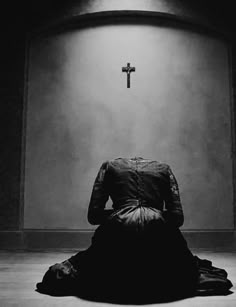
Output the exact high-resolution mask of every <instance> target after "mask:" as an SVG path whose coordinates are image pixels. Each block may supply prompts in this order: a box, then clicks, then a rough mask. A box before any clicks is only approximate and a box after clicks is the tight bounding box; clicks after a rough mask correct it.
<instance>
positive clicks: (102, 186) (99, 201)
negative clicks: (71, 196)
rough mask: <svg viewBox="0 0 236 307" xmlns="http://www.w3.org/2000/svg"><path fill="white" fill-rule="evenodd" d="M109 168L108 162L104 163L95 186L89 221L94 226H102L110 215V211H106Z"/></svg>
mask: <svg viewBox="0 0 236 307" xmlns="http://www.w3.org/2000/svg"><path fill="white" fill-rule="evenodd" d="M107 168H108V162H104V163H103V164H102V166H101V167H100V170H99V172H98V174H97V177H96V179H95V182H94V185H93V190H92V194H91V198H90V202H89V208H88V221H89V223H90V224H92V225H99V224H101V223H102V222H103V221H104V220H105V219H106V217H107V215H109V213H110V210H105V206H106V202H107V201H108V198H109V194H108V191H107V184H106V172H107Z"/></svg>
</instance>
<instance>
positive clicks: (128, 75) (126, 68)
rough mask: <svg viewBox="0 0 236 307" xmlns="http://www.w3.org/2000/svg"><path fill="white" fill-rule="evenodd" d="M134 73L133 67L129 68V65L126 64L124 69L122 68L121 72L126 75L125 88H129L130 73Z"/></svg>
mask: <svg viewBox="0 0 236 307" xmlns="http://www.w3.org/2000/svg"><path fill="white" fill-rule="evenodd" d="M132 71H135V67H130V63H127V66H126V67H122V72H126V73H127V88H130V73H131V72H132Z"/></svg>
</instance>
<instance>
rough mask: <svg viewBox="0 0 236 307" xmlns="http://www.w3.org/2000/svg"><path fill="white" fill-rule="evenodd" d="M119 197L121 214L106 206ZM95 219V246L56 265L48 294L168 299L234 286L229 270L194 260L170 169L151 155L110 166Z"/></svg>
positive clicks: (94, 198) (47, 279)
mask: <svg viewBox="0 0 236 307" xmlns="http://www.w3.org/2000/svg"><path fill="white" fill-rule="evenodd" d="M109 197H110V198H111V200H112V202H113V206H112V207H113V209H110V210H109V209H107V210H106V208H105V206H106V203H107V201H108V199H109ZM88 220H89V222H90V223H91V224H93V225H99V226H98V228H97V229H96V231H95V234H94V236H93V238H92V243H91V246H90V247H89V248H88V249H87V250H85V251H81V252H79V253H77V254H76V255H74V256H72V257H71V258H69V259H68V260H65V261H63V262H61V263H57V264H55V265H53V266H51V267H50V268H49V270H48V271H47V272H46V274H45V275H44V277H43V280H42V282H41V283H38V284H37V288H38V290H39V291H40V292H43V293H49V294H55V295H60V294H69V293H70V294H80V295H87V296H90V298H93V299H105V298H107V299H108V298H111V299H117V300H123V299H128V300H129V301H132V302H135V301H136V300H138V301H140V300H142V299H143V300H146V299H151V300H152V299H157V300H159V299H167V298H172V297H173V298H174V297H176V296H177V297H179V296H181V297H182V296H189V295H197V294H225V293H227V292H228V291H229V289H230V288H231V287H232V283H231V282H230V281H229V280H228V279H227V273H226V272H225V271H224V270H223V269H219V268H215V267H213V266H212V265H211V262H210V261H208V260H201V259H199V258H198V257H196V256H193V255H192V253H191V251H190V250H189V249H188V246H187V244H186V241H185V240H184V238H183V236H182V234H181V232H180V230H179V227H180V226H182V225H183V222H184V216H183V210H182V206H181V202H180V196H179V189H178V184H177V181H176V178H175V176H174V174H173V172H172V170H171V168H170V166H169V165H167V164H165V163H160V162H158V161H153V160H148V159H143V158H139V157H138V158H117V159H114V160H111V161H106V162H104V163H103V164H102V166H101V168H100V170H99V172H98V175H97V177H96V180H95V183H94V187H93V191H92V195H91V199H90V204H89V209H88Z"/></svg>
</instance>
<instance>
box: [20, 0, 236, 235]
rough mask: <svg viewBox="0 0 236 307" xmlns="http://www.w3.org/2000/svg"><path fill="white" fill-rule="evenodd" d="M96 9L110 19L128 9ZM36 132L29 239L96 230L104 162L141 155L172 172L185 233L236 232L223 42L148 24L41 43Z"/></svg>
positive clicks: (31, 130)
mask: <svg viewBox="0 0 236 307" xmlns="http://www.w3.org/2000/svg"><path fill="white" fill-rule="evenodd" d="M131 2H132V1H128V2H126V3H129V4H130V5H131ZM89 3H90V4H91V5H92V7H93V10H95V9H96V5H95V4H97V5H99V8H100V9H101V10H102V9H103V8H106V9H109V8H111V9H112V8H113V9H114V5H115V3H116V4H117V3H118V2H117V1H115V2H114V1H109V2H108V1H94V2H89ZM108 3H110V5H111V3H112V7H109V6H108ZM132 3H133V4H132V5H131V6H130V7H126V5H125V4H124V2H123V1H119V5H121V4H122V5H121V6H119V8H122V9H124V8H127V9H129V8H131V7H132V9H135V8H134V7H133V6H134V2H132ZM135 3H136V4H137V3H139V5H141V3H142V2H140V1H136V2H135ZM147 3H149V4H150V5H151V4H153V3H154V2H153V1H148V2H146V4H147ZM155 3H159V4H161V5H163V3H166V2H165V1H155ZM103 4H104V5H105V4H106V7H103ZM93 5H94V6H93ZM119 8H118V7H116V9H119ZM139 8H140V6H139ZM150 8H151V6H150ZM90 11H91V7H90ZM127 62H130V63H131V65H134V66H135V67H136V72H135V73H132V75H131V88H130V89H127V88H126V75H125V74H124V73H122V72H121V67H122V66H125V65H126V64H127ZM26 123H27V130H26V169H25V170H26V172H25V203H24V204H25V209H24V211H25V215H24V227H25V228H26V229H28V228H30V229H31V228H33V229H89V228H91V227H90V226H89V225H88V223H87V221H86V214H87V205H88V201H89V197H90V193H91V188H92V184H93V181H94V178H95V176H96V172H97V170H98V168H99V166H100V164H101V162H102V161H104V160H106V159H110V158H113V157H119V156H133V155H138V156H144V157H150V158H154V159H158V160H162V161H165V162H167V163H169V164H170V165H171V166H172V168H173V170H174V172H175V174H176V176H177V179H178V181H179V184H180V191H181V196H182V201H183V206H184V212H185V216H186V223H185V229H233V187H232V160H231V116H230V80H229V58H228V49H227V45H226V43H224V42H223V41H221V40H219V39H216V38H211V37H209V36H205V35H203V34H199V33H197V32H193V31H188V30H183V29H180V28H166V27H160V26H154V25H153V26H151V25H139V24H138V23H137V24H133V25H127V24H123V25H121V24H119V25H118V24H117V25H106V26H96V27H90V28H85V29H83V30H82V29H81V30H79V29H77V30H76V29H75V30H73V31H66V32H62V33H58V34H55V35H52V36H47V37H45V38H42V37H41V38H40V39H34V40H32V42H31V48H30V53H29V79H28V96H27V118H26Z"/></svg>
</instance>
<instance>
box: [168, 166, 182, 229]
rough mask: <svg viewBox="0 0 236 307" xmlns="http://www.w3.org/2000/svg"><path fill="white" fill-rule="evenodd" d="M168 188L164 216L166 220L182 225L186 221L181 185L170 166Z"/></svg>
mask: <svg viewBox="0 0 236 307" xmlns="http://www.w3.org/2000/svg"><path fill="white" fill-rule="evenodd" d="M167 172H168V190H167V193H166V195H165V199H164V201H165V209H166V211H165V212H164V217H165V218H166V221H167V222H168V223H170V224H172V225H174V226H177V227H180V226H182V225H183V223H184V214H183V208H182V204H181V200H180V195H179V187H178V183H177V180H176V178H175V176H174V174H173V172H172V170H171V168H170V167H169V166H168V169H167Z"/></svg>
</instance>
